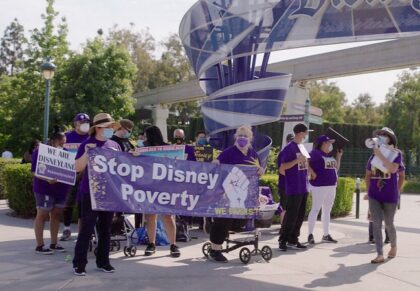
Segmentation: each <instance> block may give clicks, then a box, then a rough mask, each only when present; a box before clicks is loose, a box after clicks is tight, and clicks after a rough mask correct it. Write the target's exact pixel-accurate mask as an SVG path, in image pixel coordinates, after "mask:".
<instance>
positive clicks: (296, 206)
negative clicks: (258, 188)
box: [279, 123, 311, 251]
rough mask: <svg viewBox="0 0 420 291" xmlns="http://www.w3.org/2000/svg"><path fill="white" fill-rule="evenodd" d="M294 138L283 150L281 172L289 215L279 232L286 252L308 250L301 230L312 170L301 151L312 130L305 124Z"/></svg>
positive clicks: (295, 130) (296, 126)
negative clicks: (300, 239) (303, 242)
mask: <svg viewBox="0 0 420 291" xmlns="http://www.w3.org/2000/svg"><path fill="white" fill-rule="evenodd" d="M293 132H294V134H295V137H294V138H293V140H292V141H291V142H290V143H289V144H288V145H287V146H286V147H285V148H284V149H283V151H282V155H281V160H280V168H279V172H280V173H282V174H283V173H284V181H285V193H286V197H287V199H286V201H287V202H286V214H285V215H284V219H283V223H282V226H281V229H280V236H279V249H280V250H281V251H287V249H288V248H293V249H306V246H305V245H303V244H301V243H300V242H299V235H300V228H301V227H302V223H303V219H304V216H305V208H306V200H307V198H308V187H307V184H308V171H309V172H311V169H310V168H309V165H308V160H307V158H306V157H305V155H304V154H303V152H302V151H306V150H304V149H303V148H301V147H303V144H302V143H303V141H304V140H305V138H306V136H307V135H308V132H309V129H308V127H307V126H306V125H305V124H303V123H298V124H297V125H295V127H294V128H293Z"/></svg>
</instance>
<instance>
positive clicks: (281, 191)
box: [277, 133, 295, 223]
mask: <svg viewBox="0 0 420 291" xmlns="http://www.w3.org/2000/svg"><path fill="white" fill-rule="evenodd" d="M294 137H295V135H294V134H293V133H289V134H288V135H287V136H286V145H287V144H288V143H289V142H291V141H292V140H293V138H294ZM282 152H283V150H281V151H280V152H279V154H278V156H277V169H278V172H279V183H278V189H279V190H278V192H279V196H280V206H281V208H282V209H283V211H282V212H281V214H280V223H283V219H284V215H285V214H286V211H284V209H286V197H287V196H286V189H285V185H284V175H283V174H282V173H280V165H281V156H282Z"/></svg>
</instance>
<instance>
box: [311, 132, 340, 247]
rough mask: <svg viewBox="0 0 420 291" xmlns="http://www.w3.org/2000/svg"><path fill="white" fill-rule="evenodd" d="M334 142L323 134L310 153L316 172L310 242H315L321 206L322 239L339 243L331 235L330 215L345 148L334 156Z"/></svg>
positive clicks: (313, 168)
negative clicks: (315, 230)
mask: <svg viewBox="0 0 420 291" xmlns="http://www.w3.org/2000/svg"><path fill="white" fill-rule="evenodd" d="M334 142H335V140H334V139H331V138H329V137H328V136H326V135H321V136H319V137H318V138H317V139H316V142H315V145H314V146H315V148H314V149H313V150H312V151H311V153H310V156H311V158H310V159H309V165H310V167H311V169H312V170H313V171H314V173H315V175H314V179H312V180H311V181H310V184H311V193H312V208H311V211H310V213H309V216H308V234H309V235H308V243H310V244H315V239H314V236H313V232H314V228H315V222H316V219H317V217H318V214H319V211H320V210H321V207H322V225H323V231H324V235H323V237H322V241H323V242H329V243H337V241H336V240H335V239H333V238H332V236H331V235H330V217H331V209H332V207H333V204H334V199H335V192H336V191H335V190H336V187H337V179H338V176H337V172H338V170H339V168H340V163H341V157H342V156H343V150H341V149H340V150H337V155H336V157H335V158H334V157H332V156H331V154H330V153H331V152H332V150H333V143H334Z"/></svg>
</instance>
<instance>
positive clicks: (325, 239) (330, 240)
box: [322, 235, 337, 243]
mask: <svg viewBox="0 0 420 291" xmlns="http://www.w3.org/2000/svg"><path fill="white" fill-rule="evenodd" d="M322 242H326V243H337V241H336V240H335V239H333V238H332V237H331V235H324V236H323V237H322Z"/></svg>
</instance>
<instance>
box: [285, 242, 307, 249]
mask: <svg viewBox="0 0 420 291" xmlns="http://www.w3.org/2000/svg"><path fill="white" fill-rule="evenodd" d="M287 247H288V248H290V249H294V250H302V249H306V248H307V247H306V246H305V245H303V244H301V243H300V242H297V243H295V244H292V243H287Z"/></svg>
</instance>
